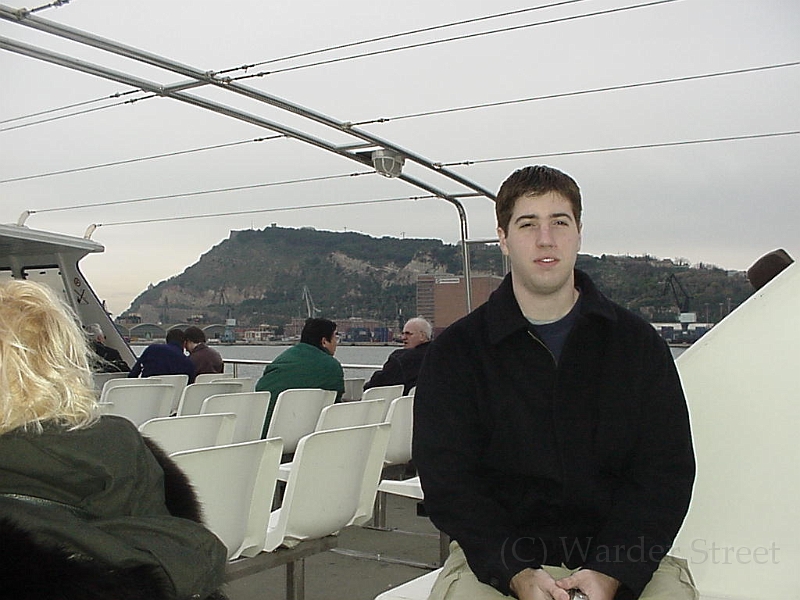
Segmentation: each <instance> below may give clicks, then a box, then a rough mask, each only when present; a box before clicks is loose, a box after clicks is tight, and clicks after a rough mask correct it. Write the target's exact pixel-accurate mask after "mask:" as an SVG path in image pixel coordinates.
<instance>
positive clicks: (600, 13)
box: [231, 0, 681, 81]
mask: <svg viewBox="0 0 800 600" xmlns="http://www.w3.org/2000/svg"><path fill="white" fill-rule="evenodd" d="M680 1H681V0H654V1H652V2H644V3H642V4H634V5H632V6H623V7H618V8H610V9H607V10H599V11H595V12H590V13H583V14H579V15H572V16H569V17H560V18H557V19H548V20H546V21H539V22H536V23H527V24H525V25H514V26H511V27H502V28H499V29H492V30H489V31H480V32H477V33H467V34H464V35H457V36H453V37H449V38H442V39H438V40H429V41H427V42H418V43H414V44H407V45H405V46H396V47H394V48H385V49H383V50H373V51H371V52H362V53H360V54H351V55H350V56H342V57H339V58H329V59H326V60H318V61H315V62H309V63H305V64H301V65H295V66H292V67H283V68H280V69H274V70H272V71H261V72H259V73H252V74H250V75H241V76H239V77H232V78H231V81H241V80H243V79H252V78H255V77H265V76H267V75H275V74H277V73H286V72H288V71H297V70H299V69H307V68H309V67H319V66H321V65H329V64H333V63H339V62H344V61H348V60H355V59H358V58H366V57H369V56H379V55H381V54H389V53H392V52H399V51H401V50H410V49H413V48H423V47H426V46H433V45H436V44H446V43H449V42H455V41H460V40H466V39H471V38H476V37H482V36H486V35H493V34H496V33H508V32H509V31H518V30H520V29H527V28H530V27H539V26H541V25H553V24H555V23H564V22H567V21H575V20H578V19H587V18H591V17H598V16H603V15H609V14H613V13H619V12H624V11H628V10H635V9H638V8H649V7H652V6H658V5H660V4H670V3H672V2H680Z"/></svg>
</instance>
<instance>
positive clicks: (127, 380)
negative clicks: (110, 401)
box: [99, 377, 161, 402]
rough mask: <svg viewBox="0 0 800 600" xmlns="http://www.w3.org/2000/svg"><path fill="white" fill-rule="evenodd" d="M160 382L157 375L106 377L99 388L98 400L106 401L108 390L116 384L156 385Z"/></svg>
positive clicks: (116, 385)
mask: <svg viewBox="0 0 800 600" xmlns="http://www.w3.org/2000/svg"><path fill="white" fill-rule="evenodd" d="M159 383H161V381H159V379H158V377H112V378H110V379H106V380H105V382H104V383H103V387H102V389H101V390H100V400H99V401H100V402H105V401H106V395H107V394H108V391H109V390H111V389H113V388H115V387H118V386H131V385H156V384H159Z"/></svg>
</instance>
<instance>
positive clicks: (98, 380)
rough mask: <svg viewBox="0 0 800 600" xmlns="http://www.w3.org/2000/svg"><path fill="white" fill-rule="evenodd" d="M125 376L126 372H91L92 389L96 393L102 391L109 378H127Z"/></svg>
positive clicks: (126, 375)
mask: <svg viewBox="0 0 800 600" xmlns="http://www.w3.org/2000/svg"><path fill="white" fill-rule="evenodd" d="M127 377H128V374H127V373H92V379H93V380H94V389H95V390H97V393H98V394H99V393H100V392H102V391H103V386H104V385H105V383H106V381H108V380H109V379H127Z"/></svg>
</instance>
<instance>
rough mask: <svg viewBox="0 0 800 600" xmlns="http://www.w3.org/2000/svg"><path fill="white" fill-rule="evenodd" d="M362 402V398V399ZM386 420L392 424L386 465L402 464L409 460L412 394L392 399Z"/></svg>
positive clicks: (412, 416)
mask: <svg viewBox="0 0 800 600" xmlns="http://www.w3.org/2000/svg"><path fill="white" fill-rule="evenodd" d="M362 402H363V400H362ZM386 421H387V422H388V423H391V424H392V432H391V433H390V434H389V446H388V447H387V448H386V461H385V464H386V466H389V465H403V464H405V463H407V462H408V461H410V460H411V435H412V432H413V430H414V396H400V397H399V398H395V399H394V400H392V403H391V405H389V412H388V413H387V415H386Z"/></svg>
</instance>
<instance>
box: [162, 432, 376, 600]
mask: <svg viewBox="0 0 800 600" xmlns="http://www.w3.org/2000/svg"><path fill="white" fill-rule="evenodd" d="M390 428H391V426H390V425H389V424H388V423H380V424H374V425H363V426H359V427H349V428H342V429H331V430H326V431H318V432H314V433H310V434H308V435H306V436H304V437H303V438H302V439H301V440H300V442H299V443H298V445H297V449H296V452H295V454H294V461H293V468H292V469H291V471H290V473H289V475H288V478H287V482H286V487H285V491H284V493H283V501H282V504H281V506H280V507H279V508H277V509H275V510H271V505H272V499H273V495H274V493H275V487H276V482H277V474H278V469H279V466H280V460H281V456H282V455H283V453H284V447H283V442H282V440H281V439H280V438H267V439H265V440H257V441H253V442H244V443H240V444H230V445H225V446H217V447H211V448H201V449H196V450H189V451H184V452H178V453H175V454H173V455H172V458H173V459H174V460H175V461H176V462H177V463H178V465H179V466H180V467H181V468H182V469H183V471H184V472H185V473H186V474H187V475H188V477H189V479H190V480H191V482H192V485H193V487H194V488H195V490H196V492H197V494H198V497H199V498H200V501H201V503H202V505H203V511H204V514H205V518H206V522H207V525H208V527H209V528H210V529H211V530H212V531H213V532H214V533H215V534H216V535H217V536H218V537H219V538H220V539H221V540H222V541H223V542H224V543H225V545H226V547H227V548H228V559H229V561H230V562H229V566H228V580H229V581H230V580H233V579H237V578H240V577H246V576H248V575H250V574H252V573H255V572H258V571H260V570H262V569H265V568H272V567H275V566H280V565H286V568H287V588H286V597H287V599H289V600H301V599H302V598H303V595H304V585H303V561H304V558H305V557H306V556H309V555H311V554H313V553H316V552H321V551H324V550H327V549H330V548H333V547H335V546H336V538H335V535H336V534H337V533H338V532H339V531H340V530H341V529H343V528H344V527H347V526H349V525H358V524H362V523H364V522H365V521H367V520H369V519H370V518H371V514H372V506H373V502H374V497H375V492H376V489H377V485H378V480H379V478H380V474H381V471H382V463H383V457H384V454H385V450H386V446H387V444H388V439H389V432H390Z"/></svg>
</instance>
